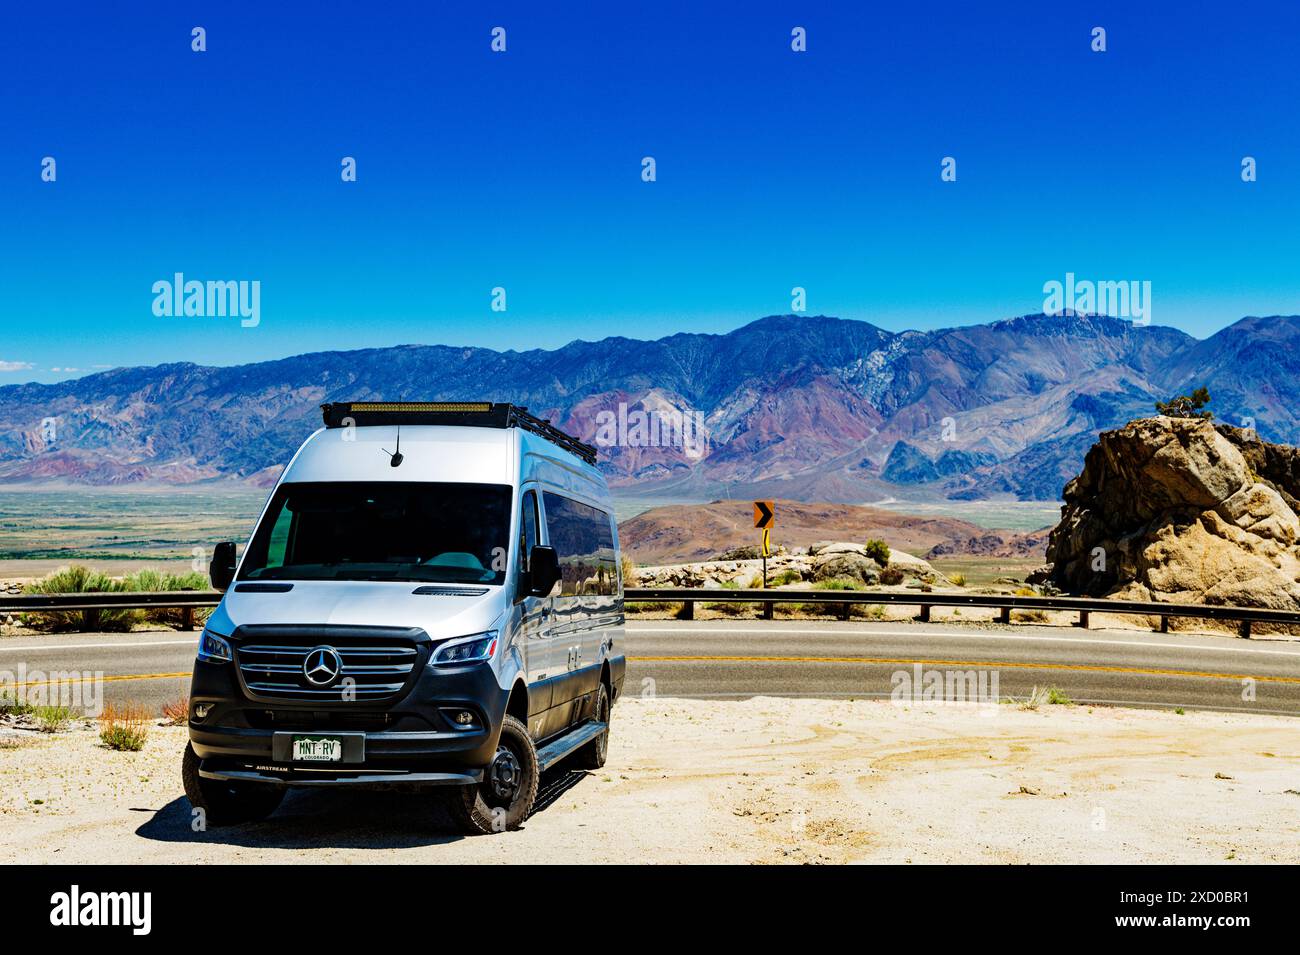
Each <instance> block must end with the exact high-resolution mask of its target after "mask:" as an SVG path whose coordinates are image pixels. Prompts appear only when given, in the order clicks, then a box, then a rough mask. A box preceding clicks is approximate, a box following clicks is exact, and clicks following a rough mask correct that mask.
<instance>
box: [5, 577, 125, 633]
mask: <svg viewBox="0 0 1300 955" xmlns="http://www.w3.org/2000/svg"><path fill="white" fill-rule="evenodd" d="M126 589H127V586H126V584H125V583H124V582H123V581H120V580H114V579H113V578H112V577H109V576H108V575H107V574H104V573H101V572H100V571H97V570H91V569H90V568H89V567H84V566H82V565H80V564H74V565H73V566H72V567H64V568H63V569H62V570H56V571H55V572H54V573H52V574H50V575H48V576H47V577H45V578H43V579H41V580H37V581H34V582H32V583H30V584H27V585H26V586H25V587H23V593H27V594H92V593H93V594H112V593H121V592H123V591H124V590H126ZM139 620H140V613H139V611H136V610H70V611H63V610H41V611H32V612H29V613H26V614H24V615H23V622H24V623H26V624H27V626H29V627H32V628H33V629H36V630H45V631H49V632H54V633H57V632H69V631H78V630H82V631H84V630H101V631H107V630H130V629H131V628H132V627H133V626H134V625H135V624H136V623H137V622H139Z"/></svg>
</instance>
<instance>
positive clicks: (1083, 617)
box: [1079, 610, 1088, 630]
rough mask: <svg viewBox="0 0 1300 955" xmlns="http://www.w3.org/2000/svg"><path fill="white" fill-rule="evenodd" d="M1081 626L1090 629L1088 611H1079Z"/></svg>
mask: <svg viewBox="0 0 1300 955" xmlns="http://www.w3.org/2000/svg"><path fill="white" fill-rule="evenodd" d="M1079 626H1081V627H1083V629H1084V630H1087V629H1088V611H1086V610H1080V611H1079Z"/></svg>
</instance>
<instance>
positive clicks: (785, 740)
mask: <svg viewBox="0 0 1300 955" xmlns="http://www.w3.org/2000/svg"><path fill="white" fill-rule="evenodd" d="M1297 726H1298V724H1297V723H1296V722H1295V721H1291V720H1286V719H1281V718H1271V717H1262V716H1261V717H1249V716H1236V715H1234V716H1226V715H1219V714H1213V713H1189V714H1187V715H1178V714H1175V713H1166V712H1151V711H1134V710H1119V709H1093V710H1089V709H1086V708H1083V707H1067V706H1044V707H1042V708H1040V709H1038V710H1037V711H1026V710H1021V709H1019V708H1018V707H1015V706H1009V705H1003V706H993V707H985V708H982V709H981V708H977V707H959V706H926V705H913V706H906V707H904V706H895V705H892V704H890V703H884V702H866V701H856V702H849V701H822V700H788V699H770V698H759V699H752V700H748V701H744V702H700V701H694V700H642V699H628V700H625V701H622V702H620V704H619V705H618V706H617V707H616V709H615V717H614V726H613V729H614V737H613V742H612V745H611V747H610V758H609V764H608V765H607V766H606V767H605V769H604V770H602V771H600V772H596V773H594V774H590V775H584V774H582V773H578V772H572V771H557V772H554V773H552V774H550V775H548V777H547V780H546V782H547V785H545V786H544V787H543V794H542V807H541V808H540V809H539V811H538V812H537V813H536V814H535V815H534V816H533V817H532V818H531V819H530V820H529V821H528V822H527V824H526V825H525V826H524V828H523V830H521V831H519V832H514V833H506V834H503V835H499V836H486V837H478V838H461V837H460V836H458V835H456V834H454V833H453V832H451V831H450V830H449V829H448V828H447V824H446V822H445V820H444V819H443V817H441V815H440V813H439V812H438V811H437V810H436V809H435V807H434V802H435V801H434V800H433V799H432V798H431V797H429V796H426V795H420V794H399V793H364V794H363V793H356V792H349V793H342V792H319V791H313V792H307V793H295V794H292V795H291V796H290V797H289V798H288V799H287V800H286V801H285V803H284V805H283V806H282V808H281V809H280V811H279V812H278V813H277V814H276V815H275V816H274V817H272V818H271V819H270V820H268V821H266V822H263V823H258V824H255V825H247V826H240V827H236V828H232V829H222V830H218V829H213V830H210V831H208V832H206V833H202V832H200V833H196V832H193V831H191V828H190V810H189V804H188V802H187V801H186V800H185V798H184V796H183V795H182V792H181V786H180V774H179V766H180V753H181V750H182V748H183V746H184V743H185V731H184V730H183V729H173V728H155V729H154V730H153V731H152V732H151V735H150V738H149V743H148V746H147V747H146V749H145V750H144V751H143V752H140V753H117V752H110V751H108V750H106V749H104V748H102V747H101V746H100V745H99V742H98V738H97V737H96V736H95V735H94V734H93V733H92V732H88V731H79V732H74V733H70V734H65V735H60V736H54V737H41V738H39V739H37V740H35V741H27V742H22V743H20V744H19V745H16V746H15V745H8V744H3V741H0V860H4V861H9V862H177V863H190V864H192V863H196V862H242V863H247V862H273V863H293V862H503V861H513V862H583V863H586V862H757V863H771V862H828V863H834V862H855V861H866V862H914V863H925V862H999V863H1000V862H1008V863H1061V862H1107V863H1114V862H1224V861H1228V862H1232V863H1258V862H1300V732H1297Z"/></svg>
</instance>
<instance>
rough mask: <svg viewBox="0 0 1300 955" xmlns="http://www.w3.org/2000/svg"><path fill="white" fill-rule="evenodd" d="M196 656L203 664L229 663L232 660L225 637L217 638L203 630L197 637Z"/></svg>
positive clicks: (209, 631)
mask: <svg viewBox="0 0 1300 955" xmlns="http://www.w3.org/2000/svg"><path fill="white" fill-rule="evenodd" d="M198 656H199V659H200V660H202V661H203V662H204V663H229V662H230V660H231V658H232V655H231V652H230V644H229V643H227V642H226V639H225V637H219V636H217V635H216V634H215V633H213V632H212V631H211V630H208V629H206V628H205V629H204V631H203V635H202V636H200V637H199V654H198Z"/></svg>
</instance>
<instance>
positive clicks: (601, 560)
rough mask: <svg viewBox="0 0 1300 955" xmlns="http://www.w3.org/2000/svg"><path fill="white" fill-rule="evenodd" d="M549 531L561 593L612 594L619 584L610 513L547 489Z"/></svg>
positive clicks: (568, 594) (545, 496)
mask: <svg viewBox="0 0 1300 955" xmlns="http://www.w3.org/2000/svg"><path fill="white" fill-rule="evenodd" d="M542 500H543V501H544V503H545V504H546V531H547V533H548V534H549V535H550V543H551V546H552V547H554V548H555V552H556V555H557V556H558V557H559V558H560V572H561V574H562V575H563V587H562V590H561V594H562V595H565V596H574V595H578V594H612V593H614V592H615V590H616V589H617V587H618V566H617V565H616V564H615V562H614V531H613V528H612V526H611V524H610V518H609V515H608V514H606V513H605V512H604V511H602V510H599V509H598V508H594V507H591V506H590V505H588V504H580V503H579V502H577V501H573V500H570V499H569V498H567V497H561V496H560V495H559V494H552V493H551V492H550V491H546V492H544V493H543V495H542Z"/></svg>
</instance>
